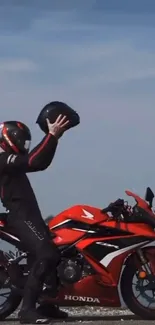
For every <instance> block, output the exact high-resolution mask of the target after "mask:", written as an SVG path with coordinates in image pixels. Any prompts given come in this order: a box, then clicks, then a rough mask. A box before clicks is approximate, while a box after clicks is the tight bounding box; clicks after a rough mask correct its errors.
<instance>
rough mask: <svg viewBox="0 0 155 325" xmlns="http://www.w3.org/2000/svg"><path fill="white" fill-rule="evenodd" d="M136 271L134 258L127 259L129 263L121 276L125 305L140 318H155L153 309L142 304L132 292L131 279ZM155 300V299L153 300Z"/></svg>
mask: <svg viewBox="0 0 155 325" xmlns="http://www.w3.org/2000/svg"><path fill="white" fill-rule="evenodd" d="M137 271H138V267H136V265H135V264H134V260H133V259H132V257H131V259H130V260H129V263H127V265H126V266H125V268H124V271H123V274H122V278H121V293H122V297H123V300H124V302H125V304H126V306H127V307H128V308H129V309H130V310H131V312H133V313H134V314H135V315H137V316H139V317H140V318H142V319H147V320H155V309H149V308H147V307H145V306H143V305H142V304H141V303H140V302H139V301H138V300H137V299H136V297H135V295H134V292H133V286H132V281H133V277H134V275H135V274H136V272H137ZM154 302H155V300H154Z"/></svg>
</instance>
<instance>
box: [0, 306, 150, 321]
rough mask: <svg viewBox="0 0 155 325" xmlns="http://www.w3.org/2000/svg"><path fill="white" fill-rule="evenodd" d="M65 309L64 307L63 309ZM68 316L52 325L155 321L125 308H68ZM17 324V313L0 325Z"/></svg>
mask: <svg viewBox="0 0 155 325" xmlns="http://www.w3.org/2000/svg"><path fill="white" fill-rule="evenodd" d="M65 310H66V309H65ZM68 311H69V314H70V317H69V319H68V320H67V322H62V321H54V322H52V323H54V325H62V324H64V325H73V324H74V325H75V324H76V325H82V324H86V325H117V324H120V325H121V324H122V325H152V324H155V321H148V320H147V321H143V320H140V319H138V318H137V317H135V316H134V315H133V314H131V313H129V312H128V311H127V310H119V309H118V310H111V309H105V310H103V309H101V308H93V307H92V308H91V307H90V308H71V309H69V310H68ZM6 324H8V325H9V324H10V325H17V324H19V322H18V319H17V315H16V314H14V315H13V316H12V318H10V319H9V318H8V319H6V321H5V322H1V323H0V325H6Z"/></svg>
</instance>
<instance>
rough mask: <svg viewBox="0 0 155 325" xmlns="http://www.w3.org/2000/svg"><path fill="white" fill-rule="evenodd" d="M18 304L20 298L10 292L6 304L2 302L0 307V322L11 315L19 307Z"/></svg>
mask: <svg viewBox="0 0 155 325" xmlns="http://www.w3.org/2000/svg"><path fill="white" fill-rule="evenodd" d="M20 302H21V297H20V296H19V295H17V294H16V293H15V292H11V294H10V296H9V297H8V299H7V300H6V302H4V304H3V305H2V306H0V321H3V320H5V318H7V317H9V316H10V315H11V314H13V313H14V312H15V310H16V309H17V308H18V306H19V305H20Z"/></svg>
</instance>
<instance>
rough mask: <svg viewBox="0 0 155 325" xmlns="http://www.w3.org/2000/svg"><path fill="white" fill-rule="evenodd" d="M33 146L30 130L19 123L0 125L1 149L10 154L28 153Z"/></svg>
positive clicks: (9, 122) (10, 122)
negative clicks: (31, 145)
mask: <svg viewBox="0 0 155 325" xmlns="http://www.w3.org/2000/svg"><path fill="white" fill-rule="evenodd" d="M30 144H31V133H30V130H29V128H28V127H27V126H26V125H25V124H23V123H22V122H18V121H7V122H4V123H2V124H0V147H1V148H2V149H3V150H4V151H7V152H9V153H22V154H23V153H28V152H29V149H30Z"/></svg>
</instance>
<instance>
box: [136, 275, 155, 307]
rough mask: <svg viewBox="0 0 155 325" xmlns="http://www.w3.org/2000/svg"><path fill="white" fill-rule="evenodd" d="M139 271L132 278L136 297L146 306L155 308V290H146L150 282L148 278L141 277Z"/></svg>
mask: <svg viewBox="0 0 155 325" xmlns="http://www.w3.org/2000/svg"><path fill="white" fill-rule="evenodd" d="M138 273H139V272H138V271H136V273H135V274H134V275H133V278H132V291H133V295H134V298H135V299H136V300H137V302H138V303H139V304H140V305H141V306H142V307H144V308H147V309H151V310H155V290H150V289H149V290H145V286H147V285H148V284H149V281H148V280H147V279H139V277H138Z"/></svg>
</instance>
